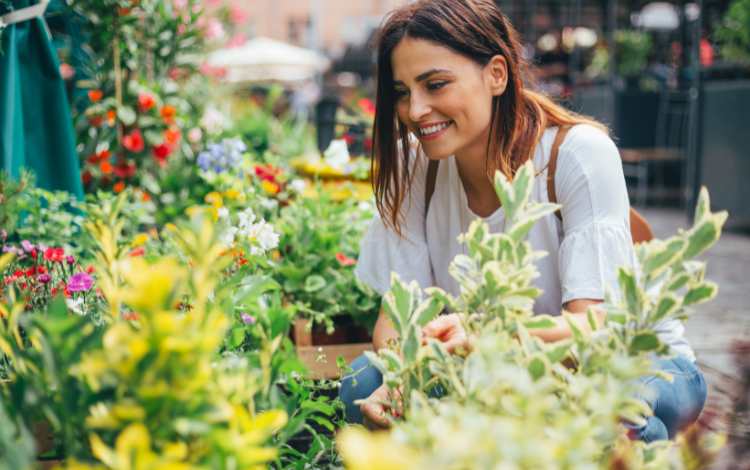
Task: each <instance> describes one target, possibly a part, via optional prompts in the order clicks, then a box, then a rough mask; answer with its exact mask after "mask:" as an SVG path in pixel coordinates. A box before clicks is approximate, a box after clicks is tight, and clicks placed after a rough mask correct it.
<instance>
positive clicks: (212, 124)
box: [200, 107, 229, 134]
mask: <svg viewBox="0 0 750 470" xmlns="http://www.w3.org/2000/svg"><path fill="white" fill-rule="evenodd" d="M200 124H201V126H203V128H204V129H206V131H208V133H209V134H218V133H220V132H221V131H223V130H224V129H226V128H227V127H228V126H229V119H228V118H227V117H226V116H224V114H223V113H222V112H221V111H219V110H218V109H216V108H214V107H208V108H206V110H205V111H204V113H203V117H201V121H200Z"/></svg>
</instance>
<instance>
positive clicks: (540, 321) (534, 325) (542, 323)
mask: <svg viewBox="0 0 750 470" xmlns="http://www.w3.org/2000/svg"><path fill="white" fill-rule="evenodd" d="M523 326H525V327H526V328H528V329H530V330H534V329H538V328H554V327H556V326H557V322H556V321H555V320H554V318H553V317H552V316H550V315H536V316H534V317H533V318H532V319H531V320H527V321H525V322H524V323H523Z"/></svg>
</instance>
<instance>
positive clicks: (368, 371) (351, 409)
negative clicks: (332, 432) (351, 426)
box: [339, 355, 383, 423]
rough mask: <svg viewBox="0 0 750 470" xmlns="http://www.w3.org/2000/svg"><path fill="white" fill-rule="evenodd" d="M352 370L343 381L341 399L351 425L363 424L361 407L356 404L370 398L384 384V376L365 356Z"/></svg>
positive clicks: (357, 361) (357, 359)
mask: <svg viewBox="0 0 750 470" xmlns="http://www.w3.org/2000/svg"><path fill="white" fill-rule="evenodd" d="M351 369H352V372H351V373H350V374H348V375H346V376H344V377H343V378H342V379H341V389H340V391H339V398H341V401H342V402H343V403H344V412H345V417H346V420H347V421H348V422H350V423H361V422H362V414H361V413H360V411H359V405H356V404H354V402H355V401H356V400H362V399H365V398H367V397H369V396H370V395H371V394H372V392H374V391H375V389H377V388H378V387H380V386H381V385H382V384H383V376H382V375H381V374H380V371H378V370H377V369H376V368H375V367H374V366H373V365H372V364H370V361H368V360H367V357H365V356H364V355H362V356H359V357H358V358H356V359H355V360H354V361H353V362H352V364H351Z"/></svg>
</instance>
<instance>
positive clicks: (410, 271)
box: [355, 125, 694, 360]
mask: <svg viewBox="0 0 750 470" xmlns="http://www.w3.org/2000/svg"><path fill="white" fill-rule="evenodd" d="M556 133H557V128H550V129H547V130H546V131H545V132H544V134H543V136H542V139H541V140H540V142H539V144H538V145H537V148H536V150H535V152H534V160H533V161H534V167H535V168H537V169H539V168H546V165H547V162H548V160H549V156H550V150H551V148H552V144H553V141H554V139H555V135H556ZM412 161H413V165H414V167H413V168H414V171H415V174H414V179H413V184H412V187H411V189H410V192H409V195H408V196H407V198H406V199H405V200H404V204H403V207H402V210H403V211H404V218H403V222H402V225H401V230H402V233H403V238H402V237H399V236H398V235H397V234H396V233H395V232H393V231H392V230H391V229H389V228H387V227H386V226H385V224H383V222H382V221H381V220H380V219H379V218H378V217H376V218H375V219H374V220H373V221H372V223H371V225H370V227H369V229H368V230H367V233H366V234H365V237H364V238H363V240H362V242H361V245H360V255H359V260H358V262H357V267H356V270H355V273H356V275H357V277H358V278H359V279H360V280H361V281H362V282H364V283H365V284H367V285H369V286H371V287H372V288H373V289H375V290H376V291H377V292H379V293H380V294H384V293H385V292H386V291H387V290H388V289H389V288H390V274H391V271H395V272H396V273H398V275H399V276H400V277H401V279H402V280H404V281H407V282H409V281H412V280H416V281H417V282H418V283H419V284H420V285H421V286H422V287H423V288H425V287H429V286H437V287H440V288H442V289H444V290H445V291H447V292H450V293H451V294H453V295H458V294H459V292H460V291H459V286H458V283H457V282H456V281H455V280H454V279H453V278H452V277H451V275H450V274H449V273H448V266H449V265H450V263H451V261H452V260H453V258H454V257H455V256H456V255H457V254H459V253H465V247H464V246H463V245H461V244H459V242H458V236H459V235H460V234H461V233H464V232H466V231H467V230H468V228H469V224H470V223H471V222H472V220H474V219H475V218H477V217H479V216H478V215H476V214H474V213H473V212H472V210H471V209H470V208H469V205H468V201H467V198H466V193H465V191H464V188H463V183H462V182H461V179H460V177H459V174H458V169H457V167H456V161H455V159H454V157H452V156H451V157H449V158H448V159H446V160H443V161H442V162H441V163H440V165H439V167H438V174H437V179H436V181H435V191H434V193H433V195H432V200H431V201H430V207H429V211H428V213H427V217H426V218H425V215H424V204H425V201H424V195H425V181H426V175H427V159H426V158H424V157H419V158H416V157H413V158H412ZM546 181H547V170H546V169H545V170H543V171H542V172H541V173H540V174H539V175H537V177H536V180H535V182H534V190H533V193H532V196H531V198H532V199H533V200H536V201H539V202H548V201H549V198H548V195H547V183H546ZM555 189H556V191H557V200H558V202H559V203H560V204H562V209H561V212H562V219H563V222H562V223H561V222H560V220H559V219H558V218H557V217H556V216H555V215H554V214H550V215H548V216H546V217H544V218H542V219H541V220H539V221H538V222H537V223H536V224H535V225H534V227H533V228H532V229H531V231H530V232H529V237H528V240H529V242H530V243H531V245H532V247H533V248H534V249H536V250H543V251H545V252H547V256H545V257H544V258H541V259H540V260H538V261H537V262H536V263H537V269H538V270H539V273H540V275H539V277H537V278H536V279H535V282H534V284H535V285H536V287H538V288H540V289H541V290H542V292H543V293H542V295H541V296H539V297H538V298H537V299H536V302H535V304H534V312H535V313H537V314H539V313H547V314H550V315H559V314H560V310H561V308H562V305H563V304H565V303H566V302H568V301H570V300H574V299H603V298H604V293H605V289H609V290H610V291H611V292H612V294H613V295H614V296H618V295H619V291H618V284H617V268H618V267H620V266H628V267H633V266H635V264H636V263H637V260H636V257H635V252H634V250H633V245H632V239H631V235H630V213H629V211H630V203H629V202H628V195H627V189H626V187H625V178H624V176H623V172H622V164H621V160H620V156H619V153H618V151H617V147H616V146H615V144H614V143H613V142H612V140H611V139H610V138H609V137H608V136H607V135H606V134H604V133H603V132H601V131H600V130H598V129H596V128H595V127H592V126H589V125H577V126H575V127H573V128H572V129H571V130H570V132H568V135H567V136H566V137H565V140H564V141H563V143H562V145H560V150H559V153H558V162H557V170H556V171H555ZM484 220H485V222H487V224H488V225H489V228H490V230H491V231H493V232H498V231H502V230H503V228H504V222H505V214H504V211H503V208H502V207H500V208H498V209H497V210H496V211H495V212H494V213H492V214H491V215H489V216H488V217H485V218H484ZM658 332H659V336H660V338H661V339H662V341H664V342H665V343H666V344H669V345H670V346H671V348H672V349H673V351H674V352H677V353H680V354H683V355H685V356H687V357H689V358H690V359H692V360H694V354H693V351H692V349H691V348H690V345H689V344H688V343H687V341H686V340H685V339H684V335H683V333H684V327H683V325H682V323H681V322H679V321H675V320H672V321H666V322H663V323H662V324H661V325H659V328H658Z"/></svg>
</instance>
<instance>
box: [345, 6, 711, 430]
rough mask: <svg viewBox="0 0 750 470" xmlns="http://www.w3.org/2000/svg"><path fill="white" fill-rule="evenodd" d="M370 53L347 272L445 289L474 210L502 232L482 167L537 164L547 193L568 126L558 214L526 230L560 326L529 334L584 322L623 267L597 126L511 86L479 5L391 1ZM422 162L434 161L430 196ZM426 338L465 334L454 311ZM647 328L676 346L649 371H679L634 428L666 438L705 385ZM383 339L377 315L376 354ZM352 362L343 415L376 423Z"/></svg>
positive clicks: (512, 68)
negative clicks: (369, 191)
mask: <svg viewBox="0 0 750 470" xmlns="http://www.w3.org/2000/svg"><path fill="white" fill-rule="evenodd" d="M377 60H378V86H377V103H376V105H377V112H376V116H375V126H374V142H375V148H374V164H375V165H376V166H377V168H378V171H377V176H376V177H375V181H374V186H375V198H376V204H377V207H378V212H379V214H380V218H379V219H375V220H374V221H373V223H372V225H371V226H370V228H369V230H368V232H367V234H366V236H365V238H364V239H363V241H362V245H361V253H360V258H359V262H358V265H357V270H356V274H357V276H358V278H359V279H360V280H362V281H363V282H365V283H366V284H368V285H370V286H371V287H373V288H374V289H375V290H377V291H378V292H380V293H384V292H386V291H387V290H388V289H389V287H390V273H391V272H392V271H395V272H397V273H398V274H399V275H400V277H401V279H402V280H405V281H411V280H416V281H418V282H419V283H420V284H421V285H422V287H428V286H438V287H441V288H443V289H444V290H446V291H448V292H451V293H452V294H454V295H455V294H458V292H459V288H458V285H457V283H456V282H455V280H454V279H453V278H452V277H451V276H450V275H449V273H448V265H449V264H450V262H451V261H452V260H453V258H454V257H455V255H456V254H459V253H462V252H463V247H462V246H461V245H460V244H459V243H458V241H457V237H458V235H459V234H460V233H462V232H465V231H466V230H467V229H468V227H469V223H470V222H471V221H472V220H473V219H475V218H476V217H482V218H484V220H485V221H486V222H487V223H488V224H489V227H490V229H491V230H492V231H500V230H502V229H503V219H504V214H503V209H502V207H500V201H499V200H498V198H497V195H496V194H495V191H494V188H493V184H492V175H494V173H495V171H496V170H499V171H501V172H503V173H504V174H505V175H506V176H508V177H512V176H513V175H514V174H515V172H516V171H517V169H518V168H519V167H520V166H521V165H522V164H524V163H525V162H526V161H527V160H532V161H533V163H534V167H535V168H537V169H538V170H537V171H538V172H539V174H538V176H537V179H536V181H535V186H534V193H533V195H532V197H533V198H535V199H536V200H537V201H547V200H549V199H548V194H547V191H548V190H547V185H546V178H547V176H548V175H547V164H548V163H549V159H550V150H551V148H552V146H553V142H554V140H555V138H556V136H557V132H558V129H560V128H562V129H565V130H566V131H568V130H569V131H568V132H567V134H565V137H564V140H562V143H561V145H560V146H559V152H558V153H557V155H558V158H557V168H556V170H555V171H554V174H551V175H550V176H552V177H553V178H554V183H555V185H554V186H555V191H554V192H555V195H556V198H557V201H558V202H559V203H560V204H562V210H561V215H562V217H561V218H557V217H555V215H550V216H547V217H545V218H544V219H542V220H541V221H539V222H538V223H537V224H536V225H535V226H534V228H533V229H532V230H531V232H530V234H529V241H530V243H531V244H532V246H533V247H534V248H535V249H537V250H544V251H546V252H548V253H549V254H548V256H546V257H545V258H543V259H541V260H539V261H538V264H537V268H538V270H539V272H540V276H539V278H538V279H537V280H536V285H537V286H538V287H540V288H541V289H542V290H543V294H542V295H541V296H540V297H539V298H538V299H537V301H536V303H535V306H534V311H535V313H549V314H553V315H558V318H559V319H560V321H558V322H557V326H556V327H554V328H550V329H546V330H535V333H534V334H536V335H538V336H539V337H541V338H542V339H543V340H545V341H557V340H560V339H563V338H567V337H569V336H570V335H571V331H570V328H569V327H568V324H567V322H565V321H564V320H563V319H562V318H561V317H559V314H560V312H561V309H564V310H566V311H568V312H571V313H572V315H573V318H574V319H575V320H574V321H576V322H577V323H578V324H579V325H580V327H581V328H582V329H586V328H587V321H586V317H585V312H586V310H587V309H588V307H590V306H592V305H595V304H597V303H600V302H602V300H603V298H604V292H605V289H606V288H615V287H616V286H617V283H616V272H617V268H618V267H619V266H628V265H633V263H634V262H635V255H634V251H633V247H632V239H631V234H630V228H629V203H628V197H627V192H626V187H625V181H624V177H623V174H622V166H621V163H620V158H619V155H618V152H617V148H616V147H615V145H614V144H613V142H612V140H611V139H610V138H609V137H608V135H607V131H606V129H605V128H604V126H602V125H601V124H599V123H597V122H595V121H593V120H591V119H588V118H585V117H583V116H579V115H576V114H573V113H571V112H569V111H567V110H565V109H564V108H562V107H560V106H558V105H556V104H554V103H553V102H552V101H550V100H549V99H547V98H545V97H544V96H542V95H540V94H537V93H535V92H533V91H531V90H529V89H527V88H525V87H524V83H523V81H522V74H523V71H524V66H525V64H524V61H523V57H522V49H521V45H520V43H519V40H518V36H517V34H516V32H515V31H514V29H513V27H512V26H511V25H510V23H509V22H508V20H507V18H506V17H505V16H504V15H503V14H502V13H501V12H500V10H499V9H498V7H497V6H496V5H495V3H494V2H493V1H491V0H429V1H418V2H416V3H413V4H410V5H407V6H404V7H402V8H400V9H397V10H395V11H394V12H392V13H391V15H390V16H389V17H388V18H387V20H386V21H385V24H384V26H383V28H382V31H381V35H380V37H379V43H378V59H377ZM562 136H563V134H561V137H562ZM400 149H410V151H409V152H401V151H400ZM428 161H437V162H439V163H438V167H437V172H436V175H435V176H434V192H433V193H432V196H431V197H430V198H429V201H428V200H427V198H428V196H427V194H426V192H427V191H426V189H425V188H426V185H430V186H432V183H428V182H427V181H428V175H427V173H428V170H427V168H428V166H429V165H428ZM430 178H432V176H430ZM425 333H426V334H427V335H431V336H434V337H437V338H440V339H442V340H445V341H448V342H449V343H450V345H451V347H452V346H454V345H456V344H461V343H462V342H464V340H465V334H464V332H463V330H462V329H461V327H460V323H459V322H458V321H457V318H456V317H455V315H454V316H450V315H449V316H446V317H440V318H438V319H437V320H436V321H435V322H434V323H432V324H430V325H429V326H428V327H427V328H426V329H425ZM660 333H661V338H662V339H663V340H664V341H665V342H666V343H667V344H669V345H670V346H671V348H672V350H673V351H674V352H675V353H677V356H676V358H675V359H672V360H668V361H666V362H665V363H664V364H662V366H663V368H664V369H665V370H667V371H679V374H676V376H675V381H674V383H672V384H667V383H666V382H664V381H658V380H656V381H652V382H651V383H650V386H653V387H656V388H657V389H659V390H658V393H657V394H656V396H657V397H658V400H655V401H653V402H652V403H650V404H651V405H652V407H653V409H654V411H655V414H656V416H654V417H652V419H649V421H648V423H647V425H646V426H644V427H643V428H639V429H636V430H634V431H633V432H634V434H635V435H636V436H637V437H638V438H641V439H644V440H655V439H666V438H667V437H671V436H673V435H674V433H675V432H676V430H677V429H678V427H679V426H680V425H682V424H684V422H686V421H690V420H694V419H695V418H696V417H697V415H698V413H700V410H701V409H702V406H703V402H704V400H705V383H704V381H703V377H702V375H701V373H700V371H699V370H698V369H697V368H696V366H695V365H694V356H693V352H692V350H691V349H690V346H689V345H688V343H687V342H686V341H685V340H684V338H683V335H682V333H683V329H682V325H681V324H680V323H679V322H668V323H665V324H664V325H663V328H662V331H661V332H660ZM394 337H396V333H395V331H394V329H393V327H392V325H390V323H389V320H388V318H387V317H386V315H385V314H384V313H383V312H381V314H380V317H379V318H378V321H377V323H376V326H375V331H374V333H373V344H374V347H375V349H380V348H382V347H384V346H385V345H386V344H387V343H388V341H389V340H390V339H392V338H394ZM352 368H353V369H354V373H353V374H352V375H351V376H348V377H346V378H345V379H344V380H343V382H342V388H341V398H342V400H343V401H344V403H345V405H346V411H347V418H348V419H349V420H350V421H352V422H362V421H363V420H366V421H367V423H368V424H370V425H373V426H387V424H388V421H387V420H386V419H385V418H384V417H383V411H384V410H383V409H382V406H381V405H379V404H378V403H377V402H378V401H379V400H377V399H378V398H385V395H386V394H387V389H386V388H385V387H384V386H383V385H382V377H381V376H380V373H379V372H378V371H377V370H376V369H375V368H374V367H372V366H371V365H370V364H369V363H368V361H367V360H366V359H365V358H364V357H360V358H358V359H357V360H355V361H354V363H353V364H352ZM662 382H663V383H662ZM661 389H664V391H663V393H662V390H661ZM368 397H371V398H372V400H369V402H368V403H366V404H364V405H362V407H359V406H357V405H355V404H354V401H355V400H359V399H364V398H368ZM677 400H680V401H679V406H678V402H677ZM662 409H663V410H664V412H663V413H661V414H660V411H661V410H662Z"/></svg>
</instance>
